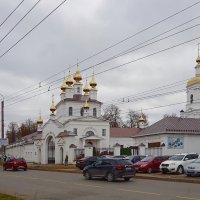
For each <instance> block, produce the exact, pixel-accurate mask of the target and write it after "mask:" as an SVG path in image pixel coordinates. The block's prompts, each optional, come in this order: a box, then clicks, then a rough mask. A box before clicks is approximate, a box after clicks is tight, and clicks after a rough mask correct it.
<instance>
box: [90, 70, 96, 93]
mask: <svg viewBox="0 0 200 200" xmlns="http://www.w3.org/2000/svg"><path fill="white" fill-rule="evenodd" d="M90 86H91V87H92V89H95V87H96V86H97V82H96V81H95V79H94V72H93V73H92V80H91V81H90Z"/></svg>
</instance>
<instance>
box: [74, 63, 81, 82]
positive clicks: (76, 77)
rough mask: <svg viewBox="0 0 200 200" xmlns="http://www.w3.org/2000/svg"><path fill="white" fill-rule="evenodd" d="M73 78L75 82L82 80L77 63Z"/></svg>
mask: <svg viewBox="0 0 200 200" xmlns="http://www.w3.org/2000/svg"><path fill="white" fill-rule="evenodd" d="M74 80H75V81H76V83H80V81H81V80H82V76H81V73H80V72H79V71H78V65H77V67H76V72H75V74H74Z"/></svg>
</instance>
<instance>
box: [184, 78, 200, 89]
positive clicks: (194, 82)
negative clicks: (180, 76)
mask: <svg viewBox="0 0 200 200" xmlns="http://www.w3.org/2000/svg"><path fill="white" fill-rule="evenodd" d="M198 83H199V84H200V76H195V77H194V78H192V79H190V80H189V81H188V82H187V87H189V86H191V85H194V84H198Z"/></svg>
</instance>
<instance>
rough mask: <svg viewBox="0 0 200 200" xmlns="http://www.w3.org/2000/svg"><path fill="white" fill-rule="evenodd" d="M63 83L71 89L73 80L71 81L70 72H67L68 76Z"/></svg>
mask: <svg viewBox="0 0 200 200" xmlns="http://www.w3.org/2000/svg"><path fill="white" fill-rule="evenodd" d="M65 83H66V84H67V85H68V87H71V86H72V84H73V80H72V76H71V73H70V71H69V74H68V77H67V80H66V81H65Z"/></svg>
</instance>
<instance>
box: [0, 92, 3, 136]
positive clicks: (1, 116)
mask: <svg viewBox="0 0 200 200" xmlns="http://www.w3.org/2000/svg"><path fill="white" fill-rule="evenodd" d="M0 96H1V98H2V100H1V137H2V138H4V96H3V95H2V94H1V93H0Z"/></svg>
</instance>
